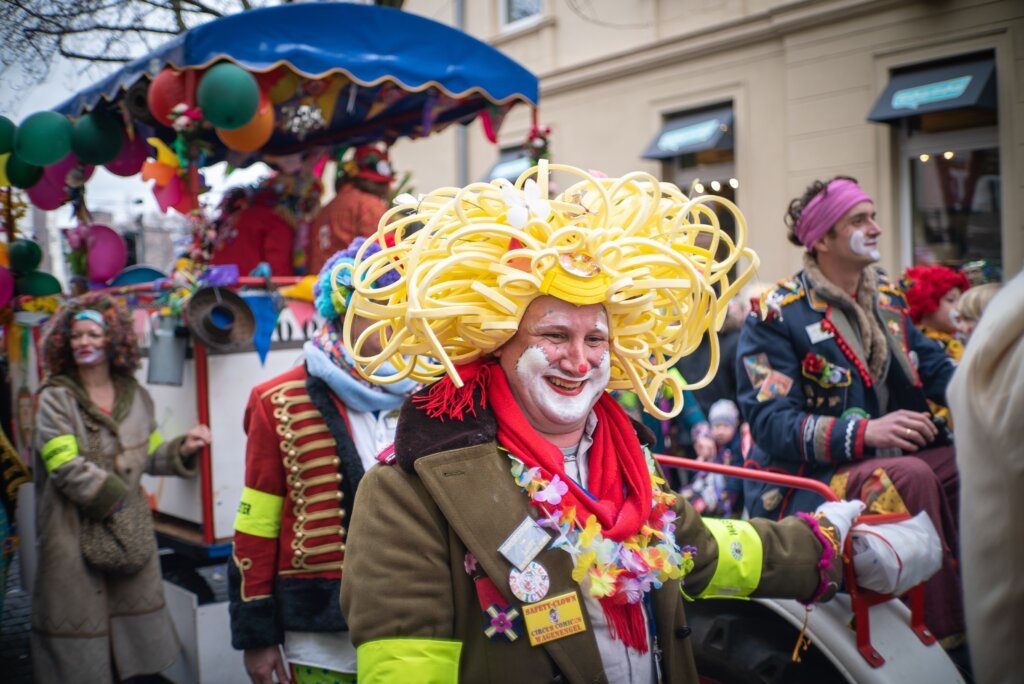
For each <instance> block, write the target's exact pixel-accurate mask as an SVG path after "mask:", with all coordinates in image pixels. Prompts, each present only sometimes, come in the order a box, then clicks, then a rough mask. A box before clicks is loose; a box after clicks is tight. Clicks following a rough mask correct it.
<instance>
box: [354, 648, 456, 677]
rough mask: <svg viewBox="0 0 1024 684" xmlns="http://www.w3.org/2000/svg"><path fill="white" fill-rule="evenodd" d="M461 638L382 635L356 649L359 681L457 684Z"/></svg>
mask: <svg viewBox="0 0 1024 684" xmlns="http://www.w3.org/2000/svg"><path fill="white" fill-rule="evenodd" d="M461 655H462V642H461V641H448V640H444V639H379V640H377V641H368V642H366V643H365V644H363V645H362V646H360V647H359V648H357V649H356V663H358V667H359V674H358V676H357V677H356V681H358V682H359V684H391V683H392V682H419V683H420V684H458V681H459V658H460V657H461Z"/></svg>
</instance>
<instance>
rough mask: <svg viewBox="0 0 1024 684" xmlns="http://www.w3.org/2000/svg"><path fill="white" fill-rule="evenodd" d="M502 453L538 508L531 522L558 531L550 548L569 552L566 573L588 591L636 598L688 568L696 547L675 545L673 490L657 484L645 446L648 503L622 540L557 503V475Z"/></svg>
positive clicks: (560, 486) (564, 488)
mask: <svg viewBox="0 0 1024 684" xmlns="http://www.w3.org/2000/svg"><path fill="white" fill-rule="evenodd" d="M503 451H504V450H503ZM645 452H646V450H645ZM505 453H506V454H508V457H509V458H510V459H511V460H512V477H513V478H515V481H516V484H518V485H519V486H520V487H522V489H523V491H524V492H526V494H527V495H528V496H529V497H530V503H531V504H533V505H534V506H536V507H537V508H538V509H539V510H540V511H541V512H542V513H543V514H544V516H543V517H542V518H541V519H540V520H538V521H537V522H538V523H539V524H540V526H541V527H545V528H548V529H550V530H552V531H554V532H557V533H558V537H557V538H556V539H555V540H554V541H553V542H552V544H551V547H550V548H560V549H562V550H563V551H565V552H566V553H568V554H569V555H570V556H572V561H573V571H572V578H573V580H575V581H576V582H577V583H578V584H580V585H582V584H583V581H584V579H586V578H588V577H589V578H590V589H589V593H590V595H591V596H592V597H594V598H598V599H601V598H613V600H616V601H621V602H622V603H638V602H640V601H641V600H643V597H644V594H646V593H647V592H649V591H650V590H651V589H658V588H660V587H661V585H662V584H664V583H665V582H666V581H668V580H672V579H678V580H682V578H683V577H684V576H685V575H686V574H687V573H689V572H690V571H691V570H692V569H693V563H694V560H693V559H694V557H695V556H696V555H697V549H696V547H693V546H690V545H686V546H683V547H682V548H680V547H679V545H678V544H677V543H676V538H675V529H676V524H675V523H676V518H677V516H676V513H675V511H673V510H672V509H671V506H672V505H673V504H674V503H675V501H676V495H675V494H673V493H671V492H666V491H664V490H662V489H661V488H660V487H659V485H662V484H664V483H665V480H663V479H662V478H661V477H659V476H658V474H657V471H656V470H655V468H654V462H653V461H652V460H651V458H650V453H649V452H646V454H645V455H646V456H647V468H648V471H649V472H650V474H651V494H652V496H653V498H654V506H653V507H652V509H651V516H650V518H648V520H647V523H646V524H645V525H643V527H641V528H640V532H639V533H637V534H635V535H633V536H631V537H629V538H628V539H626V540H625V541H622V542H614V541H612V540H610V539H605V538H604V537H603V536H602V535H601V526H600V524H598V522H597V518H596V517H595V516H593V515H591V516H590V517H589V518H588V519H587V520H586V521H582V520H579V519H578V518H577V517H576V507H575V506H569V507H565V506H560V505H559V504H561V502H562V497H563V495H565V493H566V492H568V491H569V487H568V485H566V484H565V483H564V482H562V481H561V479H560V478H559V477H558V475H554V476H552V479H551V480H550V481H548V480H545V479H544V478H543V477H541V475H540V469H539V468H526V466H525V465H523V462H522V461H520V460H519V459H518V458H516V457H515V456H513V455H512V454H511V453H509V452H507V451H506V452H505Z"/></svg>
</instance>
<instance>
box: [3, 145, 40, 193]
mask: <svg viewBox="0 0 1024 684" xmlns="http://www.w3.org/2000/svg"><path fill="white" fill-rule="evenodd" d="M4 171H5V172H6V175H7V181H8V183H10V184H11V185H12V186H14V187H16V188H22V189H26V188H31V187H32V186H33V185H35V184H36V183H37V182H38V181H39V179H40V178H41V177H42V175H43V167H41V166H35V165H33V164H29V163H28V162H26V161H25V160H23V159H22V158H21V157H19V156H18V155H17V153H15V152H11V154H10V156H9V157H7V165H6V166H5V167H4Z"/></svg>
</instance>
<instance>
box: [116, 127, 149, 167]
mask: <svg viewBox="0 0 1024 684" xmlns="http://www.w3.org/2000/svg"><path fill="white" fill-rule="evenodd" d="M148 156H149V145H148V144H146V141H145V140H143V139H142V135H141V134H140V133H139V132H138V131H136V132H135V140H129V139H128V134H127V133H125V136H124V145H122V146H121V154H119V155H117V159H115V160H114V161H112V162H108V163H107V165H106V169H107V171H109V172H110V173H112V174H114V175H115V176H124V177H128V176H134V175H135V174H137V173H138V172H139V171H140V170H141V169H142V164H143V163H144V162H145V161H146V157H148Z"/></svg>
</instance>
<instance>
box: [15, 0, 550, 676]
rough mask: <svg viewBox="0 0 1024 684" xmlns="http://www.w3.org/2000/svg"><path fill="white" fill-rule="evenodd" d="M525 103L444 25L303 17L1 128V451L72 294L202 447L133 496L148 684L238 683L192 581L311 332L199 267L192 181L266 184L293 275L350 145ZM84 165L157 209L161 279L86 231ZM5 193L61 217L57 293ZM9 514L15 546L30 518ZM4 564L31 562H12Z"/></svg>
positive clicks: (498, 71) (509, 67) (236, 276)
mask: <svg viewBox="0 0 1024 684" xmlns="http://www.w3.org/2000/svg"><path fill="white" fill-rule="evenodd" d="M537 97H538V86H537V79H536V78H535V77H534V76H533V75H532V74H531V73H530V72H529V71H527V70H526V69H524V68H523V67H521V66H520V65H518V64H517V63H515V62H513V61H512V60H511V59H509V58H508V57H506V56H505V55H503V54H502V53H500V52H498V51H497V50H495V49H493V48H491V47H490V46H488V45H486V44H485V43H482V42H480V41H478V40H477V39H475V38H472V37H470V36H468V35H466V34H464V33H462V32H460V31H457V30H455V29H454V28H451V27H450V26H447V25H444V24H441V23H438V22H435V21H431V20H429V19H426V18H424V17H421V16H418V15H415V14H411V13H408V12H402V11H398V10H393V9H390V8H386V7H376V6H367V5H354V4H348V3H302V4H288V5H282V6H277V7H271V8H265V9H259V10H252V11H248V12H243V13H241V14H236V15H232V16H228V17H224V18H222V19H218V20H216V21H212V22H209V23H207V24H203V25H201V26H198V27H195V28H193V29H191V30H189V31H187V32H185V33H183V34H181V35H179V36H178V37H176V38H175V39H173V40H171V41H170V42H168V43H167V44H165V45H163V46H161V47H160V48H158V49H156V50H154V51H152V52H150V53H149V54H146V55H144V56H142V57H140V58H138V59H136V60H134V61H133V62H131V63H129V64H127V65H126V66H124V67H123V68H121V69H119V70H117V71H116V72H114V73H112V74H110V75H109V76H107V77H106V78H104V79H102V80H100V81H99V82H97V83H95V84H93V85H91V86H89V87H87V88H84V89H82V90H81V91H79V92H77V93H76V94H75V95H74V96H73V97H71V98H70V99H68V100H67V101H66V102H64V103H62V104H61V105H59V106H58V107H56V108H55V109H54V110H53V111H45V112H37V113H34V114H32V115H30V116H28V117H26V118H25V119H24V120H23V121H21V122H20V123H18V124H16V125H15V123H14V122H11V121H9V120H7V119H3V120H0V172H2V173H0V185H2V186H4V189H3V191H0V199H5V201H6V204H5V213H4V214H3V217H4V218H5V221H4V225H5V226H6V227H8V230H9V233H8V243H9V245H10V248H9V250H4V253H3V254H0V307H3V308H4V309H5V310H6V311H7V312H8V313H7V316H6V318H5V335H6V343H7V344H6V346H7V351H8V362H9V374H10V378H11V385H10V387H11V393H12V397H11V402H12V404H14V406H15V407H16V410H14V411H12V413H13V416H12V422H13V423H14V426H13V427H14V429H13V431H12V432H13V439H12V441H13V442H15V443H16V447H17V449H18V451H19V453H20V454H21V455H22V457H23V459H24V460H26V461H27V462H31V453H32V446H31V444H32V416H33V412H34V411H33V403H32V402H33V396H34V393H35V391H36V389H37V388H38V386H39V382H40V379H41V368H40V362H39V357H38V354H37V351H36V350H37V348H38V345H39V341H40V336H41V331H42V325H43V323H44V322H45V320H46V318H47V316H48V315H49V314H50V313H52V312H53V311H54V310H55V309H56V307H57V306H58V305H59V302H60V301H61V300H62V298H64V297H67V296H72V295H73V294H77V293H78V292H81V291H84V290H86V289H104V290H106V291H107V292H109V293H111V294H114V295H115V296H117V297H119V298H121V299H122V300H123V302H124V303H125V304H126V305H127V306H128V307H130V308H131V310H132V312H133V315H134V317H135V321H136V327H137V331H138V333H139V339H140V342H141V345H142V346H143V348H144V350H145V360H144V363H143V367H142V368H141V369H140V371H139V380H140V381H141V382H143V383H145V384H146V386H147V388H148V389H149V391H150V393H151V394H152V395H153V397H154V400H155V402H156V405H157V407H158V408H157V419H158V423H159V424H160V429H161V431H162V432H163V433H164V434H176V433H178V432H181V431H183V430H184V429H186V428H187V427H188V426H190V425H192V424H195V423H196V422H197V421H198V422H203V423H207V424H209V425H210V427H211V430H212V432H213V435H214V437H213V443H212V445H211V447H210V449H209V451H208V453H206V454H204V455H203V457H202V459H201V464H202V465H201V472H200V476H199V477H198V478H197V479H196V480H193V481H185V480H181V481H176V480H175V479H172V478H168V479H164V478H146V480H145V481H144V486H145V487H146V489H147V493H148V495H149V498H150V503H151V506H152V508H153V509H154V511H155V514H156V517H157V529H158V535H159V538H160V539H159V541H160V545H161V547H162V548H163V549H165V552H164V558H163V560H164V569H165V577H167V578H170V579H173V580H174V581H175V582H176V585H172V584H168V587H167V589H168V590H167V599H168V602H169V604H170V605H171V608H172V613H174V615H175V621H176V626H177V627H178V631H179V634H180V636H181V638H182V641H183V643H184V644H185V657H184V658H183V659H182V660H180V661H179V663H178V664H176V666H175V667H174V668H172V670H171V671H169V672H168V673H165V675H166V676H168V677H169V678H170V679H172V680H173V681H181V682H184V681H217V682H228V681H247V680H246V679H245V677H246V676H245V672H244V670H243V669H242V668H241V658H240V654H238V653H235V652H233V651H231V648H230V644H229V639H228V627H227V608H226V605H227V604H226V603H225V602H224V596H223V590H222V589H218V587H217V586H216V584H217V583H216V581H214V582H209V581H208V580H209V579H210V574H209V573H208V572H205V570H208V569H210V568H212V569H214V574H216V567H217V565H218V564H222V563H223V562H224V561H225V560H226V559H227V558H228V556H229V554H230V548H231V538H232V535H233V523H234V516H235V509H236V508H237V505H238V500H239V497H240V494H241V491H242V486H243V470H244V457H245V435H244V432H243V429H242V416H243V411H244V408H245V404H246V401H247V399H248V395H249V391H250V390H251V388H252V387H253V386H254V385H256V384H258V383H259V382H261V381H263V380H265V379H268V378H270V377H272V376H274V375H277V374H279V373H281V372H283V371H285V370H287V369H288V368H290V367H291V366H292V365H294V364H295V363H296V362H297V361H298V359H299V355H300V352H301V346H302V343H303V342H304V341H305V340H306V339H307V338H308V337H309V335H310V334H312V333H313V332H314V331H315V329H316V328H317V326H318V323H319V322H318V320H317V318H316V316H315V313H314V308H313V306H312V304H311V302H309V301H308V299H309V297H308V293H304V289H305V288H304V287H303V283H302V281H301V280H300V279H299V278H298V277H274V276H272V275H271V274H267V273H259V274H256V275H253V276H250V275H249V274H248V273H239V271H238V269H237V268H232V266H231V265H229V264H228V265H225V264H219V265H216V266H215V265H212V264H211V256H212V255H213V253H214V252H215V251H216V249H217V247H218V241H220V240H222V239H223V237H224V236H223V235H222V234H221V232H220V231H219V230H218V226H217V225H216V223H215V222H214V221H212V220H211V217H210V216H209V211H208V210H207V211H204V210H203V208H202V199H203V195H204V193H205V192H206V190H207V186H206V181H205V179H204V177H203V172H204V169H206V168H207V167H209V166H211V165H213V164H216V163H218V162H226V163H227V164H228V166H229V167H230V168H236V169H237V168H245V167H247V166H250V165H252V164H254V163H256V162H264V163H266V164H268V165H269V166H271V168H273V169H274V171H275V175H274V177H273V180H272V182H271V183H269V184H268V185H269V186H271V187H273V188H274V191H275V192H276V194H275V195H274V196H275V198H276V203H275V204H276V206H275V207H274V208H275V210H276V211H279V212H283V213H287V214H288V218H289V222H290V223H291V225H293V226H294V228H295V239H294V245H293V247H294V250H293V253H294V259H293V260H294V266H295V271H294V272H295V273H301V272H302V271H303V267H304V263H303V261H304V249H303V245H304V242H306V241H308V238H307V237H306V236H304V235H303V234H302V232H303V231H304V230H306V229H307V227H308V226H306V225H304V219H305V218H308V217H309V214H310V212H311V211H312V210H314V209H316V208H317V207H318V204H319V202H318V200H319V188H318V187H317V186H318V185H319V183H320V175H321V174H322V172H323V169H324V166H325V164H326V163H327V162H331V161H341V160H342V159H343V158H344V153H345V151H346V150H347V149H350V148H353V147H355V146H357V145H361V144H365V143H381V144H384V145H390V144H391V143H393V142H394V141H396V140H398V139H400V138H401V139H416V138H421V137H426V136H429V135H432V134H435V133H437V132H439V131H442V130H445V129H446V128H448V127H449V126H452V125H461V126H465V125H468V124H470V123H471V122H474V121H479V122H480V124H481V126H480V128H481V129H482V131H483V135H485V136H486V137H487V138H489V139H490V140H491V141H492V142H496V141H497V133H498V131H499V129H500V127H501V124H502V121H503V119H504V118H505V116H506V114H507V113H508V111H509V110H510V109H511V108H512V107H515V106H517V105H525V106H528V107H535V106H536V103H537ZM101 165H102V166H104V167H105V168H106V169H107V170H108V171H110V172H111V173H113V174H115V175H119V176H125V177H128V176H135V175H140V176H141V178H142V179H143V180H145V181H147V182H149V183H151V186H152V190H153V194H154V197H155V199H156V202H157V203H158V205H159V206H160V208H161V210H163V211H165V212H172V213H178V214H181V215H182V216H184V217H185V219H186V220H187V221H188V224H189V233H190V245H189V247H188V248H187V249H186V250H185V253H184V254H182V255H181V258H180V259H178V261H177V263H176V264H175V266H174V268H173V270H171V271H170V272H167V273H163V272H160V271H157V270H156V269H154V268H152V267H150V266H142V265H136V266H132V267H128V268H125V266H126V258H127V251H126V247H125V242H124V240H123V238H122V237H121V236H120V235H119V234H118V233H117V232H116V231H115V230H113V229H112V228H110V227H109V226H106V225H102V224H99V223H97V222H95V221H93V220H92V215H91V213H90V211H89V202H88V195H89V192H88V180H89V178H90V176H91V175H92V173H93V170H94V168H95V167H96V166H101ZM22 194H24V195H27V198H28V201H30V202H31V204H32V205H33V206H35V207H37V208H39V209H42V210H46V211H52V210H57V209H59V208H61V207H64V206H65V205H70V206H71V207H72V211H73V214H74V216H75V217H76V219H77V222H78V225H77V226H76V227H74V228H71V229H68V230H66V231H64V236H63V242H64V248H65V252H66V261H67V265H68V267H69V270H70V272H71V276H72V277H71V279H70V280H71V282H70V283H69V284H68V287H67V288H66V289H63V288H62V286H61V283H60V282H58V281H57V279H56V278H54V277H53V276H52V275H51V274H49V273H44V272H42V271H39V270H38V269H37V267H38V265H39V263H40V259H41V256H42V254H41V250H40V248H39V246H38V245H37V244H36V243H34V242H32V241H30V240H17V239H15V235H14V232H13V231H14V225H15V224H16V223H17V219H18V218H19V214H21V215H23V214H24V212H25V210H26V206H25V202H24V201H21V203H20V204H19V197H21V196H22ZM8 252H9V253H8ZM24 498H25V497H23V499H24ZM21 503H22V504H25V501H24V500H23V501H22V502H21ZM22 508H23V509H25V514H23V515H21V516H20V519H21V520H22V522H23V524H22V527H21V532H22V537H23V538H25V539H28V538H29V537H30V535H31V530H29V529H26V528H27V527H29V526H30V522H29V521H30V520H31V518H32V514H31V510H30V507H29V506H28V505H27V504H26V505H23V506H22ZM21 548H22V555H23V556H26V557H29V558H28V560H29V563H31V545H30V544H28V543H22V546H21ZM211 585H212V586H211ZM182 586H184V587H185V588H187V590H186V589H183V588H181V587H182Z"/></svg>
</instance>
